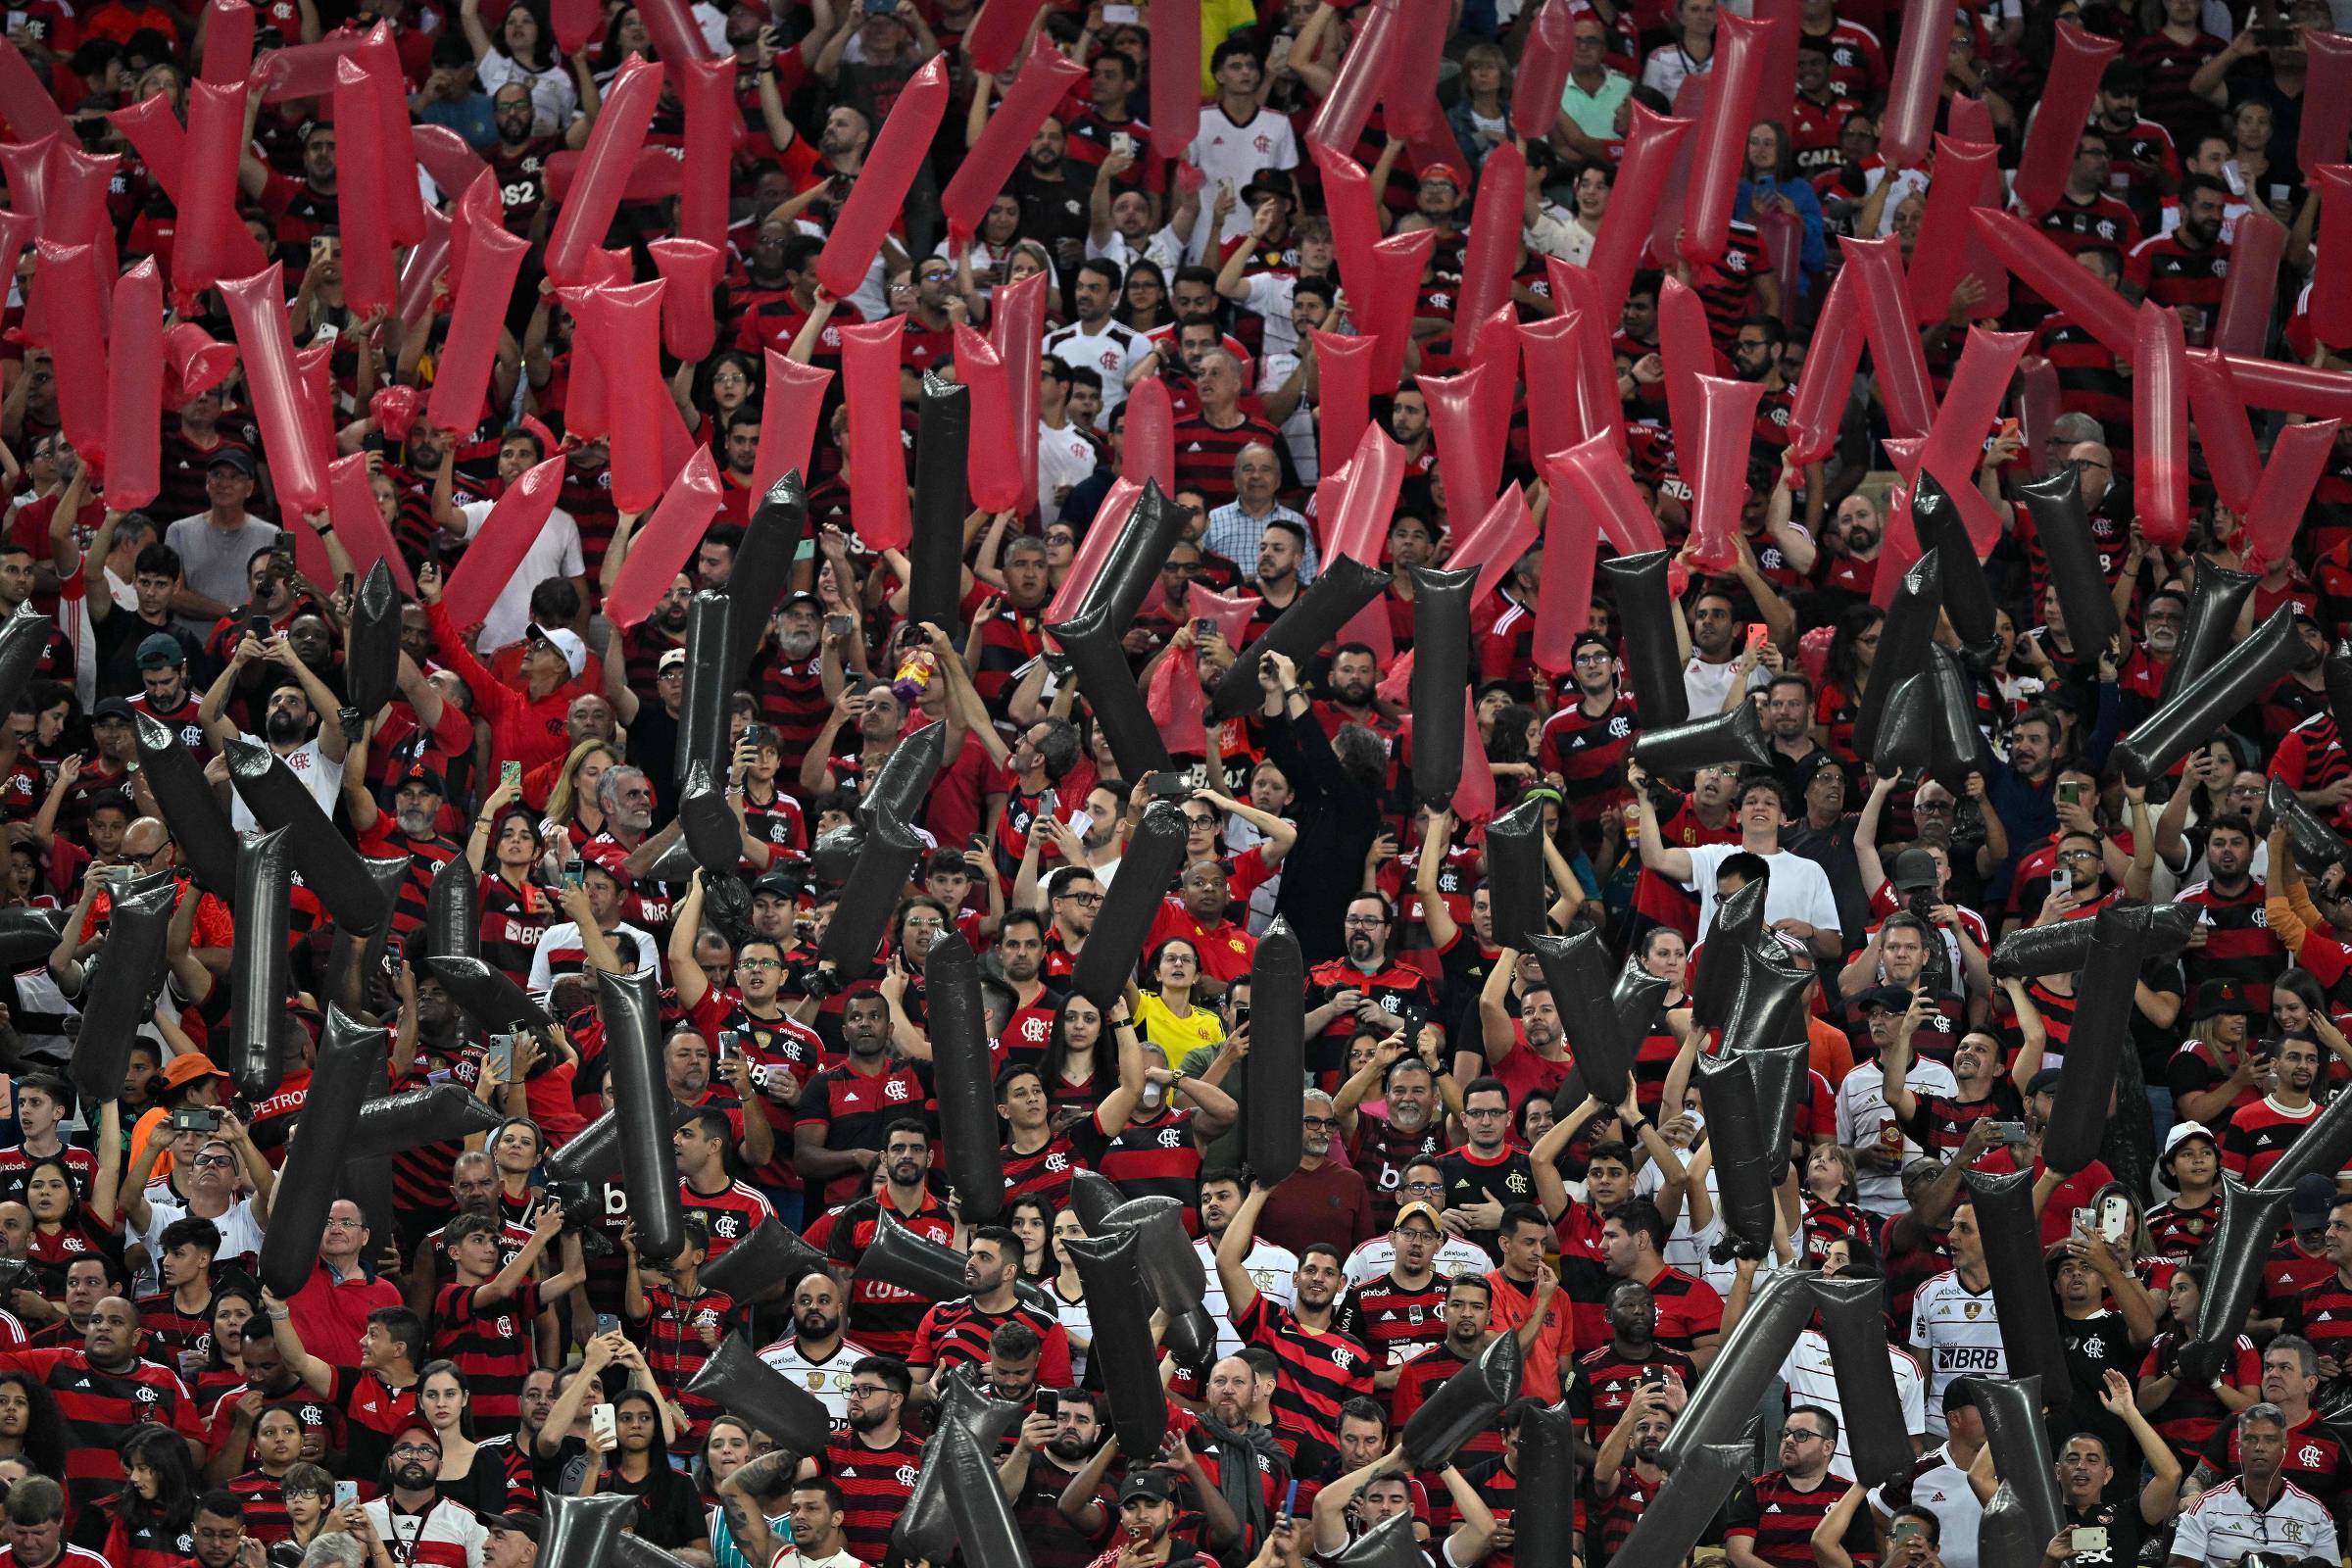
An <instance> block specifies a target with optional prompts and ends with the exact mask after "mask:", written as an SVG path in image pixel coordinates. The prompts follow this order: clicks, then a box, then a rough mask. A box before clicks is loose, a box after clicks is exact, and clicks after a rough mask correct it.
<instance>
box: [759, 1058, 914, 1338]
mask: <svg viewBox="0 0 2352 1568" xmlns="http://www.w3.org/2000/svg"><path fill="white" fill-rule="evenodd" d="M930 1098H931V1083H930V1073H929V1071H928V1070H927V1068H926V1066H925V1064H923V1063H919V1062H913V1061H908V1060H907V1059H906V1058H905V1057H903V1056H894V1057H892V1058H890V1059H889V1060H888V1062H887V1063H886V1065H885V1066H884V1067H883V1069H882V1070H881V1071H880V1072H876V1073H866V1072H860V1071H858V1066H857V1063H856V1062H854V1061H848V1060H845V1061H842V1062H839V1063H837V1064H835V1065H833V1066H831V1067H827V1068H824V1069H823V1070H821V1071H820V1072H818V1073H817V1075H816V1076H815V1077H814V1078H811V1079H809V1082H808V1083H807V1084H806V1085H804V1086H803V1087H802V1089H801V1103H800V1115H799V1116H798V1117H797V1118H795V1120H794V1122H793V1131H794V1133H795V1134H796V1136H797V1135H798V1133H799V1132H800V1130H801V1129H802V1128H804V1127H822V1128H823V1129H824V1130H825V1138H824V1144H823V1147H824V1148H826V1149H880V1148H881V1147H882V1143H883V1139H882V1129H883V1128H885V1127H887V1126H889V1125H890V1124H891V1123H892V1122H894V1121H896V1120H898V1119H899V1118H900V1117H901V1116H916V1117H919V1116H921V1115H922V1112H923V1104H924V1103H925V1102H927V1101H928V1100H929V1099H930ZM867 1185H868V1183H867V1179H866V1173H865V1172H863V1171H852V1172H850V1173H849V1174H848V1175H845V1176H836V1177H834V1178H833V1179H832V1180H831V1181H829V1182H827V1183H826V1184H825V1190H824V1201H825V1202H826V1203H828V1204H831V1203H846V1202H848V1201H851V1200H852V1199H855V1198H858V1197H860V1196H862V1195H863V1194H864V1192H865V1189H866V1187H867ZM853 1255H854V1254H853ZM913 1326H914V1325H912V1324H911V1323H910V1324H908V1325H907V1327H908V1328H909V1329H912V1328H913Z"/></svg>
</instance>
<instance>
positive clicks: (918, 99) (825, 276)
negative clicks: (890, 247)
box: [816, 55, 948, 544]
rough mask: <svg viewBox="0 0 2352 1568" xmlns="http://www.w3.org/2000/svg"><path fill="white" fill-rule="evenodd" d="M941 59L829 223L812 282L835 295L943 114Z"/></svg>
mask: <svg viewBox="0 0 2352 1568" xmlns="http://www.w3.org/2000/svg"><path fill="white" fill-rule="evenodd" d="M946 60H947V57H946V56H945V55H934V56H933V57H932V59H931V61H930V63H929V64H928V65H926V66H924V67H923V69H922V70H920V71H918V72H916V73H914V75H913V77H912V78H911V79H910V80H908V81H907V85H906V87H905V89H904V90H902V91H901V92H900V94H899V97H898V101H897V102H896V103H894V104H892V105H891V106H890V118H889V119H887V120H885V121H884V122H883V123H882V132H881V134H880V135H878V136H876V137H875V138H874V146H873V151H872V152H870V153H868V154H867V155H866V160H865V164H864V167H863V168H861V169H860V170H858V183H857V185H856V186H855V187H854V188H853V189H852V190H851V192H850V199H849V200H848V201H846V202H844V203H842V205H841V216H840V217H839V218H837V219H835V220H834V221H833V232H832V233H831V235H829V236H828V237H827V238H826V240H825V248H824V250H823V252H822V253H821V254H819V255H818V257H817V259H816V280H817V281H818V282H819V283H822V284H823V285H824V286H825V289H826V291H827V292H828V293H830V294H831V295H832V296H833V297H834V298H835V299H842V300H846V299H848V298H849V297H850V296H851V295H853V294H855V293H857V292H858V285H860V284H862V283H863V282H864V281H865V273H866V270H867V269H868V268H870V267H871V266H873V262H874V257H875V256H876V254H878V253H879V252H880V251H881V249H882V238H883V236H884V235H886V234H888V233H889V232H890V225H891V224H892V222H894V221H896V220H897V218H898V216H899V213H900V211H901V210H902V209H904V208H905V207H906V205H907V189H908V187H909V186H911V185H912V184H913V183H914V175H915V171H916V170H917V169H919V168H920V167H921V166H922V162H923V160H924V158H926V157H927V156H929V154H930V151H931V138H932V137H933V136H934V135H936V134H938V131H939V122H940V117H941V116H942V115H944V114H946V113H947V108H948V72H947V65H946ZM901 510H902V511H904V510H905V509H904V508H903V507H902V508H901ZM873 542H874V541H873V540H872V539H871V538H868V539H867V540H866V543H868V544H872V543H873Z"/></svg>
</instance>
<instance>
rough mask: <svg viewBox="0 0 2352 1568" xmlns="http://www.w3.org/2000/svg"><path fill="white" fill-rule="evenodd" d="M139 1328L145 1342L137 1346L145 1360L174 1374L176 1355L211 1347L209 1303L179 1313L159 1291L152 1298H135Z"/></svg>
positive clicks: (170, 1294) (170, 1297) (177, 1364)
mask: <svg viewBox="0 0 2352 1568" xmlns="http://www.w3.org/2000/svg"><path fill="white" fill-rule="evenodd" d="M139 1327H140V1328H142V1329H144V1330H145V1331H146V1333H147V1343H146V1344H145V1345H144V1346H142V1347H141V1348H142V1349H144V1350H146V1352H147V1354H148V1357H149V1359H151V1360H154V1361H158V1362H160V1363H162V1364H163V1365H165V1366H169V1367H171V1368H172V1369H173V1370H174V1371H176V1370H178V1369H179V1366H180V1360H179V1357H180V1352H181V1351H183V1350H194V1351H197V1352H198V1353H199V1354H201V1353H202V1352H204V1351H206V1350H209V1349H211V1348H212V1346H213V1321H212V1302H211V1301H210V1300H209V1299H208V1300H207V1301H206V1302H205V1304H204V1308H203V1310H201V1311H196V1312H183V1311H181V1310H180V1309H179V1308H178V1307H177V1306H176V1305H174V1304H173V1303H172V1293H171V1292H170V1291H162V1292H159V1293H157V1294H156V1295H154V1296H142V1297H140V1298H139Z"/></svg>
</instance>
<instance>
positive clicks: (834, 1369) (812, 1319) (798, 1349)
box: [760, 1268, 870, 1432]
mask: <svg viewBox="0 0 2352 1568" xmlns="http://www.w3.org/2000/svg"><path fill="white" fill-rule="evenodd" d="M846 1310H847V1307H846V1306H845V1305H844V1301H843V1297H842V1286H841V1281H840V1280H838V1279H836V1278H834V1276H833V1274H832V1272H831V1271H830V1270H828V1269H821V1268H820V1269H813V1270H811V1271H810V1272H809V1273H807V1274H805V1275H803V1276H802V1277H801V1282H800V1284H798V1285H796V1286H794V1287H793V1291H792V1338H791V1339H789V1340H778V1341H777V1342H776V1343H775V1344H773V1345H770V1346H767V1347H765V1348H762V1349H761V1350H760V1360H762V1361H764V1362H766V1363H767V1364H768V1365H769V1366H770V1367H773V1368H774V1369H775V1370H776V1371H778V1372H780V1373H782V1374H783V1375H784V1376H785V1377H787V1378H790V1379H791V1380H792V1381H793V1383H794V1384H795V1385H796V1386H798V1387H800V1388H804V1389H807V1390H808V1391H809V1393H810V1394H812V1395H814V1396H816V1402H817V1403H819V1404H821V1405H823V1406H824V1407H825V1413H826V1414H827V1415H829V1416H830V1417H832V1421H833V1430H834V1431H836V1432H844V1431H847V1430H848V1429H849V1424H850V1368H851V1367H854V1366H856V1365H857V1364H858V1362H859V1361H862V1360H864V1359H865V1357H866V1356H867V1355H868V1354H869V1353H870V1352H869V1351H868V1350H867V1349H866V1348H865V1347H864V1346H862V1345H859V1344H858V1342H857V1341H855V1340H852V1339H847V1338H845V1337H844V1336H843V1334H842V1332H841V1329H842V1324H843V1322H844V1321H845V1319H844V1316H843V1314H844V1313H845V1311H846Z"/></svg>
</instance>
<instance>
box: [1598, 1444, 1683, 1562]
mask: <svg viewBox="0 0 2352 1568" xmlns="http://www.w3.org/2000/svg"><path fill="white" fill-rule="evenodd" d="M1665 1489H1666V1478H1665V1477H1664V1476H1660V1477H1659V1478H1658V1479H1657V1480H1655V1481H1644V1480H1642V1473H1641V1472H1640V1471H1639V1470H1636V1469H1635V1468H1633V1467H1632V1466H1631V1465H1628V1466H1627V1467H1626V1468H1625V1469H1623V1470H1621V1471H1619V1472H1618V1473H1617V1490H1616V1491H1614V1492H1612V1493H1610V1494H1609V1495H1608V1496H1606V1497H1604V1498H1603V1499H1601V1501H1600V1504H1599V1507H1598V1509H1597V1512H1598V1515H1599V1517H1598V1521H1597V1523H1598V1525H1599V1529H1600V1560H1601V1561H1602V1562H1609V1561H1612V1560H1614V1559H1615V1558H1616V1556H1617V1554H1618V1553H1619V1552H1621V1551H1623V1550H1624V1549H1625V1540H1626V1537H1628V1536H1630V1535H1632V1534H1633V1533H1634V1522H1635V1521H1636V1520H1638V1519H1640V1518H1641V1517H1642V1514H1643V1513H1644V1512H1645V1511H1647V1509H1648V1507H1649V1505H1650V1503H1651V1502H1652V1501H1653V1500H1654V1499H1655V1498H1656V1497H1657V1495H1658V1494H1659V1493H1660V1492H1663V1491H1664V1490H1665Z"/></svg>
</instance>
